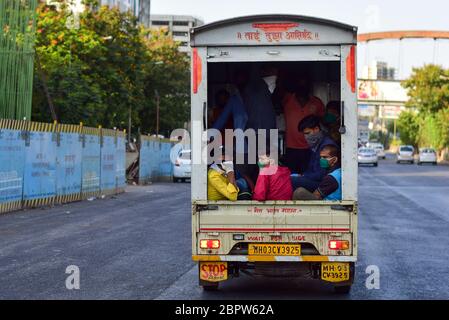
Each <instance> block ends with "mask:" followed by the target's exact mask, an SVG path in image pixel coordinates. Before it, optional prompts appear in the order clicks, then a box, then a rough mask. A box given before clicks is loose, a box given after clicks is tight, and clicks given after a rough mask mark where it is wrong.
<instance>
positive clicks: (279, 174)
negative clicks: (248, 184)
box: [253, 156, 293, 201]
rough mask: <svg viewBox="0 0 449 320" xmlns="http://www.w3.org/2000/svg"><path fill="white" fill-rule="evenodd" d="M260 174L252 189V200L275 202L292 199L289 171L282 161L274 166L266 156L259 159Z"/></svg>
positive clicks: (271, 160)
mask: <svg viewBox="0 0 449 320" xmlns="http://www.w3.org/2000/svg"><path fill="white" fill-rule="evenodd" d="M258 165H259V168H260V173H259V177H258V178H257V183H256V187H255V189H254V194H253V200H256V201H270V200H271V201H275V200H285V201H289V200H291V199H292V193H293V188H292V184H291V182H290V174H291V172H290V169H289V168H288V167H286V166H285V165H284V163H283V161H282V160H279V164H278V165H276V163H275V161H274V159H272V158H270V157H268V156H261V157H259V162H258Z"/></svg>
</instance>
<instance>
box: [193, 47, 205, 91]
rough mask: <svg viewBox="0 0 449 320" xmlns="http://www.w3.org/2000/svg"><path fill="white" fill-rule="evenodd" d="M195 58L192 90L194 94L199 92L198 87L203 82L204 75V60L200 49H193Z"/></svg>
mask: <svg viewBox="0 0 449 320" xmlns="http://www.w3.org/2000/svg"><path fill="white" fill-rule="evenodd" d="M192 59H193V63H192V64H193V65H192V69H193V70H192V82H193V83H192V90H193V93H194V94H197V93H198V88H199V86H200V84H201V79H202V77H203V69H202V62H201V57H200V56H199V55H198V49H197V48H194V49H193V54H192Z"/></svg>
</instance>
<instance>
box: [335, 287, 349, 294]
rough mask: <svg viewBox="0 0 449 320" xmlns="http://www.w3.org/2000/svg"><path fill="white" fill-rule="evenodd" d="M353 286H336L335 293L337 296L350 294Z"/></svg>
mask: <svg viewBox="0 0 449 320" xmlns="http://www.w3.org/2000/svg"><path fill="white" fill-rule="evenodd" d="M351 288H352V286H335V287H334V292H335V293H336V294H349V293H350V292H351Z"/></svg>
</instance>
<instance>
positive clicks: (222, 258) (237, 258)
mask: <svg viewBox="0 0 449 320" xmlns="http://www.w3.org/2000/svg"><path fill="white" fill-rule="evenodd" d="M192 260H193V261H198V262H199V261H223V262H356V261H357V257H356V256H299V257H284V256H245V255H241V256H234V255H194V256H192Z"/></svg>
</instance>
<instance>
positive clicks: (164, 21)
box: [150, 14, 204, 53]
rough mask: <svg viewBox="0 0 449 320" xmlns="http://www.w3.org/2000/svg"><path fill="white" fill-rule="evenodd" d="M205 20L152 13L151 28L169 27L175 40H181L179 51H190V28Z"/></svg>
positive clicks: (168, 29) (199, 24)
mask: <svg viewBox="0 0 449 320" xmlns="http://www.w3.org/2000/svg"><path fill="white" fill-rule="evenodd" d="M203 24H204V22H203V21H202V20H200V19H197V18H195V17H192V16H179V15H159V14H158V15H151V23H150V28H157V29H161V28H164V29H167V31H168V32H169V33H170V34H171V36H172V37H173V40H175V41H179V42H180V47H179V51H181V52H186V53H190V34H189V31H190V28H194V27H199V26H202V25H203Z"/></svg>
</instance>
